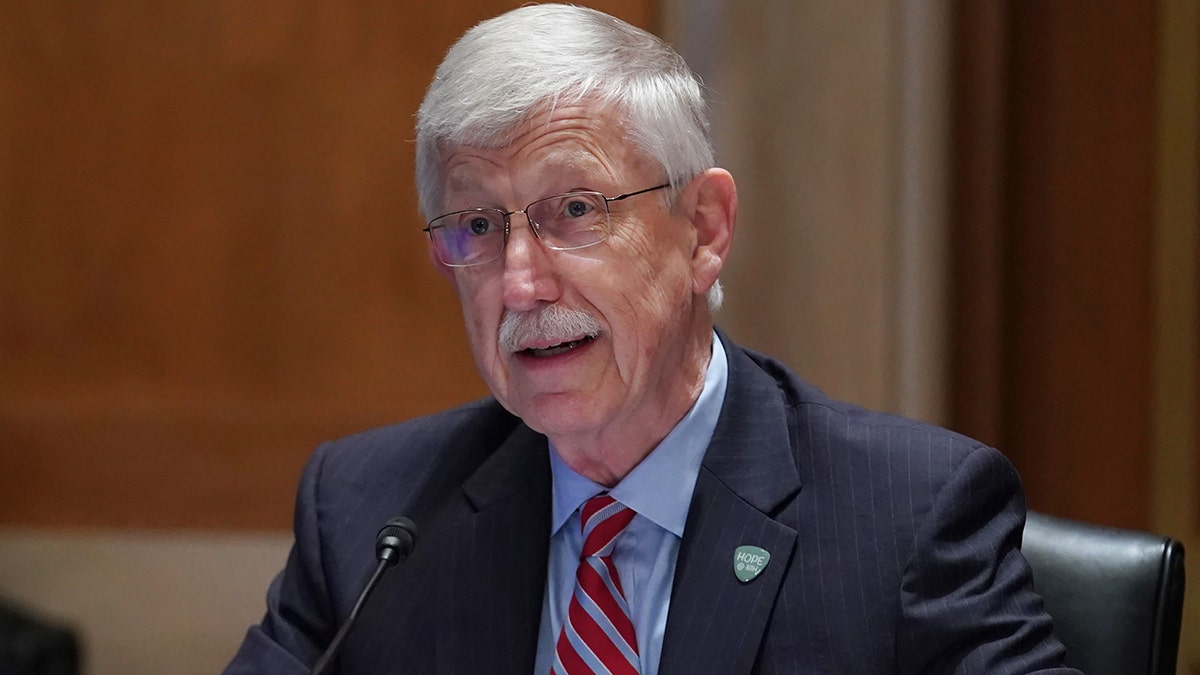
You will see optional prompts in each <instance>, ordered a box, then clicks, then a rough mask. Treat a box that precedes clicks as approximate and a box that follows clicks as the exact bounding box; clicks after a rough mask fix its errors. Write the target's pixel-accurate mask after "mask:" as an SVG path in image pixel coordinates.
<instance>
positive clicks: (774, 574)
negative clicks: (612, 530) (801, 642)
mask: <svg viewBox="0 0 1200 675" xmlns="http://www.w3.org/2000/svg"><path fill="white" fill-rule="evenodd" d="M722 340H723V342H724V343H725V344H726V345H727V346H729V345H732V342H730V341H729V339H728V338H727V337H725V336H722ZM727 352H728V356H729V382H728V386H727V389H726V395H725V402H724V404H723V407H722V411H721V418H720V420H719V421H718V423H717V428H716V429H715V430H714V432H713V439H712V442H711V443H710V444H709V448H708V451H707V452H706V453H705V457H704V463H703V465H702V467H701V470H700V475H699V477H698V478H697V480H696V489H695V492H694V493H693V495H692V503H691V506H690V508H689V510H688V520H687V525H686V527H685V529H684V536H683V542H682V544H681V547H680V551H679V561H678V564H677V567H676V570H675V582H674V586H673V589H672V592H671V608H670V612H669V616H668V618H667V629H666V635H665V636H664V639H663V654H662V663H661V666H660V673H663V674H664V675H669V674H679V675H683V674H685V673H695V672H720V673H729V674H730V675H737V674H739V673H749V672H751V669H752V668H753V666H754V660H755V656H756V654H757V652H758V648H759V645H760V644H761V642H762V636H763V633H764V631H765V630H766V626H767V622H768V619H769V618H770V613H771V609H772V607H773V606H774V602H775V598H776V596H777V594H778V591H779V586H780V584H781V583H782V581H783V577H784V572H785V571H786V570H787V568H788V566H789V564H790V561H791V557H792V554H793V552H794V548H795V542H796V531H795V529H794V528H791V527H788V526H787V525H784V524H782V523H780V522H778V521H777V520H776V515H777V514H778V513H779V512H780V510H781V509H783V508H784V507H785V506H786V505H787V504H788V503H789V502H791V501H792V500H793V499H794V497H795V496H796V494H797V493H798V492H799V491H800V478H799V475H798V473H797V471H796V466H795V460H794V459H793V453H792V448H791V443H790V432H789V424H788V417H787V410H786V408H785V406H784V404H783V402H782V399H781V396H780V393H779V389H778V387H779V385H778V383H777V382H776V381H775V380H774V379H773V378H771V377H769V376H768V375H767V374H765V373H764V372H763V371H762V369H760V368H759V367H758V366H757V365H756V364H755V363H754V362H753V361H751V360H750V358H749V357H748V356H746V354H745V353H744V352H742V351H741V350H739V349H737V348H736V347H732V348H727ZM743 545H751V546H757V547H761V548H763V549H765V550H766V551H767V552H769V553H770V555H771V558H770V562H769V563H768V564H767V566H766V568H765V569H764V570H763V571H762V573H761V574H760V575H759V576H757V577H756V578H754V579H752V580H750V581H749V582H746V583H743V582H740V581H738V579H737V578H736V576H735V575H734V564H735V561H734V556H735V552H736V550H737V548H738V547H739V546H743Z"/></svg>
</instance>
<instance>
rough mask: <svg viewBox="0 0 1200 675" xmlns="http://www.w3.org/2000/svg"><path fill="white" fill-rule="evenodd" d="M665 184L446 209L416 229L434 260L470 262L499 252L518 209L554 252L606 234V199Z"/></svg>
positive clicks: (452, 264)
mask: <svg viewBox="0 0 1200 675" xmlns="http://www.w3.org/2000/svg"><path fill="white" fill-rule="evenodd" d="M670 185H671V184H670V183H663V184H662V185H655V186H654V187H650V188H646V189H644V190H638V191H636V192H627V193H625V194H623V195H617V196H616V197H606V196H604V195H603V194H601V193H599V192H592V191H589V190H581V191H577V192H568V193H566V194H561V195H554V196H553V197H545V198H543V199H539V200H537V201H535V202H531V203H530V204H529V205H528V206H526V207H525V208H523V209H518V210H516V211H504V210H502V209H492V208H478V209H465V210H462V211H452V212H450V213H447V214H445V215H441V216H438V217H437V218H434V219H433V220H431V221H429V225H428V226H427V227H425V228H424V230H422V231H423V232H427V233H428V234H429V239H430V241H432V242H433V249H434V251H435V252H436V253H437V257H438V260H440V261H441V262H442V264H444V265H448V266H450V267H470V266H472V265H482V264H484V263H489V262H492V261H493V260H496V259H497V258H499V257H500V256H502V255H504V246H505V244H507V243H508V235H509V232H510V231H511V229H512V220H511V218H512V216H513V214H517V213H524V214H525V218H526V219H527V220H528V221H529V227H530V228H531V229H532V230H533V234H534V235H535V236H536V237H537V238H538V240H539V241H541V242H542V244H543V245H544V246H546V247H547V248H550V249H554V250H555V251H571V250H574V249H579V248H587V247H588V246H595V245H596V244H599V243H600V242H602V241H604V240H605V239H607V238H608V233H609V213H608V203H609V202H618V201H621V200H622V199H628V198H629V197H635V196H637V195H640V194H645V193H647V192H653V191H655V190H661V189H663V188H666V187H670Z"/></svg>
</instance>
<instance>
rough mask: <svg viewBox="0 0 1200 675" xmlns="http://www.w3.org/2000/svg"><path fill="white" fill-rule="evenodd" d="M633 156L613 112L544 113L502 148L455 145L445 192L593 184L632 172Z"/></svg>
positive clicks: (446, 162) (569, 108) (585, 108)
mask: <svg viewBox="0 0 1200 675" xmlns="http://www.w3.org/2000/svg"><path fill="white" fill-rule="evenodd" d="M637 155H638V153H637V151H636V149H635V147H634V145H633V143H632V142H630V140H629V139H628V137H627V136H626V134H625V132H624V125H623V124H622V123H621V122H620V118H619V116H618V115H617V114H615V113H614V112H613V111H612V110H610V109H606V108H601V107H597V106H594V105H593V106H589V105H586V104H584V103H579V104H571V105H565V106H561V107H558V108H555V109H554V110H552V111H543V112H540V113H538V114H536V115H534V116H532V117H531V118H530V119H528V120H527V121H525V122H523V123H522V124H520V125H519V126H518V127H516V129H514V130H513V132H512V133H511V134H508V135H507V138H506V144H505V145H503V146H502V147H478V146H472V145H460V146H455V147H451V148H449V149H447V150H446V151H445V152H444V153H443V177H444V187H445V188H446V189H448V190H449V191H451V192H454V191H460V190H470V189H475V188H482V187H488V186H489V185H490V184H492V183H495V182H505V183H511V184H512V186H513V187H514V188H518V189H519V188H520V187H522V184H524V183H527V182H537V183H541V184H544V183H545V182H546V181H547V180H553V181H554V182H563V181H566V182H571V181H584V180H586V181H596V180H605V179H611V180H616V179H617V178H618V177H619V176H622V175H623V174H626V173H628V172H630V171H633V170H636V168H637V165H638V164H640V162H639V160H638V157H637Z"/></svg>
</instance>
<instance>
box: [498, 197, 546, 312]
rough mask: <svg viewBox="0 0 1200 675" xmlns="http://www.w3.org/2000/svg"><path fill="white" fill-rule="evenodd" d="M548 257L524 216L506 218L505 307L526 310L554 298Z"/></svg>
mask: <svg viewBox="0 0 1200 675" xmlns="http://www.w3.org/2000/svg"><path fill="white" fill-rule="evenodd" d="M552 255H553V252H552V251H551V250H550V249H548V248H546V247H545V246H543V245H542V242H541V241H539V240H538V238H537V235H536V234H534V231H533V223H531V222H530V221H529V217H528V216H526V215H525V214H524V213H522V212H520V211H518V212H516V213H513V214H512V215H511V216H509V232H508V243H507V244H505V247H504V258H503V260H504V278H503V280H502V283H503V284H504V306H505V307H507V308H508V309H511V310H514V311H526V310H529V309H533V308H534V307H535V306H536V305H537V304H538V303H539V302H553V301H554V300H557V299H558V295H559V293H560V287H559V282H558V277H557V272H556V271H555V268H554V262H555V261H554V260H553V258H552Z"/></svg>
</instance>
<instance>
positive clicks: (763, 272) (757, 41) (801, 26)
mask: <svg viewBox="0 0 1200 675" xmlns="http://www.w3.org/2000/svg"><path fill="white" fill-rule="evenodd" d="M666 11H667V15H668V17H669V20H668V22H667V30H668V31H669V32H670V31H675V32H674V34H672V35H671V36H670V37H671V39H673V40H674V41H675V42H676V43H677V44H679V45H681V48H682V49H683V50H684V51H685V56H688V57H689V60H690V61H691V62H692V63H693V64H695V67H697V69H698V70H699V71H700V73H701V76H702V77H703V78H704V79H705V81H706V82H708V83H709V84H710V86H711V87H712V89H713V106H714V119H715V124H714V136H715V139H716V143H717V146H718V160H719V162H720V163H721V164H722V165H724V166H725V167H727V168H729V169H730V170H731V171H732V172H733V174H734V176H735V178H736V179H737V181H738V187H739V194H740V198H741V209H740V213H741V216H740V219H739V224H738V231H737V235H736V243H735V246H734V252H733V259H732V260H731V262H730V265H729V268H728V269H727V271H726V273H725V274H724V281H725V284H726V287H727V291H728V294H727V295H728V302H727V304H726V308H725V309H724V310H722V316H721V317H720V319H719V320H720V323H721V324H722V325H724V326H725V327H726V328H727V329H728V330H729V331H730V332H731V333H732V334H733V335H734V336H735V337H737V338H740V339H741V340H743V341H744V342H746V343H747V344H749V345H752V346H754V347H757V348H759V349H762V350H764V351H766V352H768V353H771V354H773V355H776V356H778V357H780V358H782V359H784V360H785V361H786V362H788V363H789V364H790V365H791V366H792V367H793V368H795V369H796V370H797V371H798V372H799V373H800V374H801V375H802V376H803V377H805V378H807V379H809V380H810V381H812V382H814V383H815V384H817V385H818V386H820V387H822V388H823V389H825V390H826V391H827V392H828V393H830V394H832V395H834V396H837V397H840V398H845V399H848V400H852V401H855V402H858V403H861V404H864V405H867V406H869V407H874V408H879V409H885V410H892V411H898V412H902V413H904V414H906V415H910V416H913V417H917V418H921V419H926V420H930V421H934V422H944V421H945V420H944V417H945V392H944V386H943V383H944V382H945V377H944V369H945V351H946V344H945V343H946V339H947V336H946V331H945V321H944V312H945V283H946V282H945V259H946V258H945V232H944V231H945V226H946V215H945V202H946V200H945V190H946V188H945V182H946V151H945V145H946V143H947V136H948V127H947V123H946V122H947V116H948V94H947V86H948V83H947V79H948V70H949V67H948V62H947V58H948V57H947V49H948V45H949V37H950V36H949V11H948V6H947V3H945V2H920V3H894V2H888V1H886V0H863V1H860V2H854V3H815V2H762V1H760V0H710V1H709V2H700V3H692V2H682V1H676V2H669V3H667V6H666Z"/></svg>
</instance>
